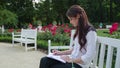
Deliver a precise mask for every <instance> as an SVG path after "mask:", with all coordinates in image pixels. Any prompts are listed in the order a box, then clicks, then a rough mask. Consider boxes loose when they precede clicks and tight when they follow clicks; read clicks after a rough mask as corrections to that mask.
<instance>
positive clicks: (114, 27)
mask: <svg viewBox="0 0 120 68" xmlns="http://www.w3.org/2000/svg"><path fill="white" fill-rule="evenodd" d="M118 25H119V24H118V23H117V22H115V23H113V24H112V27H111V28H110V29H109V32H110V34H112V33H113V32H114V31H117V30H118Z"/></svg>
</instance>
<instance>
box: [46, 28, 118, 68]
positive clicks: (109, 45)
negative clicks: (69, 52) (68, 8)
mask: <svg viewBox="0 0 120 68" xmlns="http://www.w3.org/2000/svg"><path fill="white" fill-rule="evenodd" d="M74 32H75V31H73V30H72V34H71V36H73V33H74ZM71 39H72V37H71ZM71 41H72V40H70V45H71ZM96 45H97V54H96V57H95V58H94V60H93V61H92V62H91V64H90V68H120V40H119V39H113V38H108V37H99V36H98V37H97V43H96ZM69 47H70V46H51V40H48V53H50V51H51V49H69ZM113 56H114V57H116V58H114V57H113ZM113 60H114V61H115V62H114V63H113ZM113 65H114V66H113Z"/></svg>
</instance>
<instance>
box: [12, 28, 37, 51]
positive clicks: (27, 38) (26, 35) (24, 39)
mask: <svg viewBox="0 0 120 68" xmlns="http://www.w3.org/2000/svg"><path fill="white" fill-rule="evenodd" d="M14 42H20V43H21V46H22V44H23V43H24V44H25V51H27V50H28V49H33V48H35V50H37V29H21V32H20V34H17V33H14V32H13V33H12V44H13V46H14ZM28 44H34V46H33V47H32V46H30V47H28Z"/></svg>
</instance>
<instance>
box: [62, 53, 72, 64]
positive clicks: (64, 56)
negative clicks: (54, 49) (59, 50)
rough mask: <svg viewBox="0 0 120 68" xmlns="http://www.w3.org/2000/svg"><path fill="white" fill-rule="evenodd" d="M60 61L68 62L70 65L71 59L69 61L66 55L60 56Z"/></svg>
mask: <svg viewBox="0 0 120 68" xmlns="http://www.w3.org/2000/svg"><path fill="white" fill-rule="evenodd" d="M61 59H63V60H65V61H66V62H68V63H71V62H72V59H71V58H70V57H69V56H67V55H62V56H61Z"/></svg>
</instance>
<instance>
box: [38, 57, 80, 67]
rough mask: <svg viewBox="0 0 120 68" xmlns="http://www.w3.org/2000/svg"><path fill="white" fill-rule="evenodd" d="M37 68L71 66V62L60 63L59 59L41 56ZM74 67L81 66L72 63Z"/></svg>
mask: <svg viewBox="0 0 120 68" xmlns="http://www.w3.org/2000/svg"><path fill="white" fill-rule="evenodd" d="M39 68H72V64H71V63H62V62H60V61H57V60H54V59H51V58H48V57H43V58H42V59H41V61H40V66H39ZM74 68H82V67H81V66H79V65H78V64H75V63H74Z"/></svg>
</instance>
